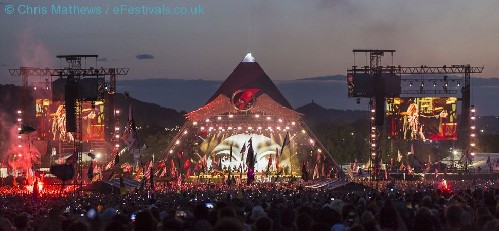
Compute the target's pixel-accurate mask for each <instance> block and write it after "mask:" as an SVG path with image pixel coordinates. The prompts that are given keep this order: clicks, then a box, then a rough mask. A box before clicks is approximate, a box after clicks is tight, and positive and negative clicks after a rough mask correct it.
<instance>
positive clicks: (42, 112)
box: [36, 99, 104, 141]
mask: <svg viewBox="0 0 499 231" xmlns="http://www.w3.org/2000/svg"><path fill="white" fill-rule="evenodd" d="M36 116H37V118H38V131H40V133H41V134H46V135H45V136H46V137H47V138H48V139H51V140H61V141H73V140H74V137H73V134H72V133H70V132H67V131H66V109H65V106H64V102H60V101H57V102H53V101H50V100H48V99H40V100H37V101H36ZM81 118H82V121H81V122H82V140H104V102H102V101H93V102H90V101H83V102H82V111H81Z"/></svg>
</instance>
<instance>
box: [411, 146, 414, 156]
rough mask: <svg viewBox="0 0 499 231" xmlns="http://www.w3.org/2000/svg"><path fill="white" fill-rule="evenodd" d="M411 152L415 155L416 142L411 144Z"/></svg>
mask: <svg viewBox="0 0 499 231" xmlns="http://www.w3.org/2000/svg"><path fill="white" fill-rule="evenodd" d="M411 154H413V155H414V144H411Z"/></svg>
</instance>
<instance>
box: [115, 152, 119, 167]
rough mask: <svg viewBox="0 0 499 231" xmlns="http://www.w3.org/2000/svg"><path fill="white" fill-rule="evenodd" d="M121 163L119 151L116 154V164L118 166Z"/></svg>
mask: <svg viewBox="0 0 499 231" xmlns="http://www.w3.org/2000/svg"><path fill="white" fill-rule="evenodd" d="M119 163H120V154H119V153H116V156H115V157H114V166H115V167H116V166H118V164H119Z"/></svg>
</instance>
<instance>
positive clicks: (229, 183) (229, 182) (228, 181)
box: [227, 143, 234, 186]
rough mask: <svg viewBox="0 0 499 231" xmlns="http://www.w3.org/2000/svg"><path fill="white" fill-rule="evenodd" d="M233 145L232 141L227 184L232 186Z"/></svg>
mask: <svg viewBox="0 0 499 231" xmlns="http://www.w3.org/2000/svg"><path fill="white" fill-rule="evenodd" d="M232 146H234V145H233V144H232V143H231V144H230V156H229V177H228V179H227V184H228V185H229V186H230V185H231V184H232V182H231V178H230V174H231V170H232V169H231V167H232V166H231V163H232Z"/></svg>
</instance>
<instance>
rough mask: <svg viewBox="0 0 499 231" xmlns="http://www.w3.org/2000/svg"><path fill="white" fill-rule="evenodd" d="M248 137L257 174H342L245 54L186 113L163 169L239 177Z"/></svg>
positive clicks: (167, 151) (253, 60)
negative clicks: (204, 98)
mask: <svg viewBox="0 0 499 231" xmlns="http://www.w3.org/2000/svg"><path fill="white" fill-rule="evenodd" d="M250 139H251V140H252V142H251V143H252V148H253V150H254V153H255V157H256V158H255V165H254V167H255V172H256V174H257V175H258V174H260V175H263V174H267V175H268V173H269V172H270V173H271V174H274V175H276V174H279V175H288V176H289V175H291V174H292V175H293V176H297V177H301V176H302V175H303V169H305V170H306V172H307V173H308V178H309V179H313V178H326V177H332V178H334V177H339V176H343V172H342V171H341V169H340V168H339V166H338V164H337V163H336V162H335V161H334V159H333V157H332V155H331V154H330V153H329V152H328V151H327V150H326V149H325V148H324V147H323V145H322V144H321V143H320V142H319V140H318V139H317V137H315V135H314V134H313V133H312V132H311V131H310V129H309V128H308V127H307V125H306V124H305V123H304V121H303V119H302V115H301V114H300V113H298V112H296V111H295V110H293V108H292V106H291V104H290V103H289V102H288V101H287V100H286V98H285V97H284V96H283V95H282V94H281V92H280V91H279V90H278V89H277V87H276V86H275V84H274V83H273V82H272V80H271V79H270V78H269V76H268V75H267V74H265V72H264V71H263V69H262V68H261V67H260V65H259V64H258V63H257V62H256V61H255V59H254V58H253V57H252V56H251V53H248V54H247V55H246V57H245V58H244V59H243V60H242V61H241V62H240V63H239V65H238V66H237V67H236V68H235V69H234V71H233V72H232V73H231V74H230V75H229V77H228V78H227V79H226V80H225V81H224V82H223V83H222V85H221V86H220V88H219V89H218V90H217V91H216V92H215V94H214V95H213V96H212V97H211V98H210V99H209V100H208V102H207V103H206V104H205V105H204V106H203V107H201V108H199V109H197V110H194V111H192V112H190V113H188V114H186V122H185V124H184V125H183V126H182V127H181V129H180V131H179V132H178V133H177V134H176V136H175V137H174V139H173V140H172V142H171V144H170V145H169V146H168V148H167V150H166V153H167V155H166V158H165V159H164V160H163V161H164V163H165V164H166V166H169V163H174V165H175V166H176V168H178V169H180V173H183V174H187V172H190V173H191V175H194V174H198V173H199V171H203V170H204V171H205V173H206V172H208V173H209V172H213V171H222V172H223V171H224V170H225V171H227V170H228V169H229V168H230V169H231V171H232V174H233V175H235V176H240V175H243V176H245V174H239V173H240V172H243V173H245V171H246V168H247V166H246V164H247V163H246V160H247V150H248V148H249V147H248V144H249V140H250ZM286 141H288V142H286ZM231 146H232V152H233V153H232V158H231V153H230V150H231ZM243 146H245V148H243ZM283 146H284V147H283ZM204 160H206V161H204ZM269 161H271V164H269ZM304 163H305V166H306V167H305V168H304V167H303V166H304ZM241 168H242V170H241ZM196 171H198V173H196Z"/></svg>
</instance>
